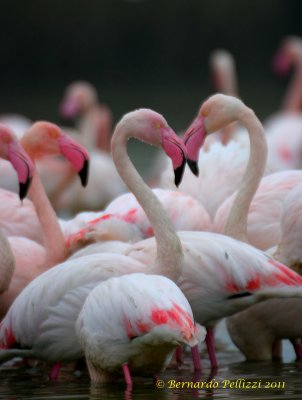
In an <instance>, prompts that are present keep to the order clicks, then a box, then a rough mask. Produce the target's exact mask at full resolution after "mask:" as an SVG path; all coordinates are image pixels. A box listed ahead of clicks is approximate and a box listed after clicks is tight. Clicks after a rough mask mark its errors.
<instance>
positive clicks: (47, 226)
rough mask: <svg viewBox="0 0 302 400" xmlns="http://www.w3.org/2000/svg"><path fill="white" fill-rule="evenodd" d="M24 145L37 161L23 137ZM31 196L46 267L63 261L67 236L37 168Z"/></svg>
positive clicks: (30, 190) (65, 255) (31, 187)
mask: <svg viewBox="0 0 302 400" xmlns="http://www.w3.org/2000/svg"><path fill="white" fill-rule="evenodd" d="M21 143H22V146H23V147H24V149H25V150H26V152H27V153H28V155H29V156H30V158H31V159H32V161H33V162H34V163H35V156H34V154H33V152H32V150H31V147H30V143H27V141H26V139H24V138H23V139H21ZM28 194H29V197H30V199H31V201H32V202H33V204H34V206H35V209H36V212H37V215H38V218H39V221H40V224H41V228H42V234H43V243H44V248H45V252H46V258H45V264H44V266H43V267H44V268H45V269H46V268H48V267H51V266H53V265H55V264H58V263H59V262H62V261H64V260H65V259H66V257H67V255H68V254H67V248H66V246H65V238H64V235H63V232H62V230H61V227H60V224H59V222H58V219H57V216H56V213H55V211H54V209H53V207H52V205H51V203H50V201H49V199H48V197H47V194H46V192H45V189H44V186H43V184H42V182H41V179H40V176H39V174H38V172H37V170H36V169H35V171H34V176H33V180H32V184H31V186H30V189H29V192H28Z"/></svg>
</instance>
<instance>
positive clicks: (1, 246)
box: [0, 124, 34, 295]
mask: <svg viewBox="0 0 302 400" xmlns="http://www.w3.org/2000/svg"><path fill="white" fill-rule="evenodd" d="M0 157H1V158H3V159H6V160H8V161H9V162H10V163H11V164H12V166H13V168H14V169H15V170H16V172H17V175H18V181H19V183H20V189H19V196H20V199H21V200H22V199H23V198H24V197H25V195H26V193H27V190H28V188H29V184H30V182H31V179H32V175H33V169H34V166H33V164H32V162H31V160H30V158H29V157H28V156H27V154H26V153H25V151H24V150H23V148H22V147H21V145H20V144H19V142H18V141H17V139H16V137H15V135H14V134H13V133H12V131H11V130H10V129H9V128H7V127H6V126H3V125H1V124H0ZM0 251H1V263H0V295H2V294H3V293H4V292H6V291H7V290H8V288H9V285H10V283H11V280H12V276H13V272H14V268H15V258H14V254H13V252H12V250H11V246H10V243H9V241H8V240H7V238H6V237H5V235H3V233H2V230H1V231H0Z"/></svg>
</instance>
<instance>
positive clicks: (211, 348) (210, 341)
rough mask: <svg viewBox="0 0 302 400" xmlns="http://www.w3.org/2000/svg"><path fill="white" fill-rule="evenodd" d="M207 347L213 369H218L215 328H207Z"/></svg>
mask: <svg viewBox="0 0 302 400" xmlns="http://www.w3.org/2000/svg"><path fill="white" fill-rule="evenodd" d="M206 345H207V349H208V353H209V358H210V362H211V367H212V368H217V367H218V362H217V357H216V352H215V339H214V332H213V328H207V335H206Z"/></svg>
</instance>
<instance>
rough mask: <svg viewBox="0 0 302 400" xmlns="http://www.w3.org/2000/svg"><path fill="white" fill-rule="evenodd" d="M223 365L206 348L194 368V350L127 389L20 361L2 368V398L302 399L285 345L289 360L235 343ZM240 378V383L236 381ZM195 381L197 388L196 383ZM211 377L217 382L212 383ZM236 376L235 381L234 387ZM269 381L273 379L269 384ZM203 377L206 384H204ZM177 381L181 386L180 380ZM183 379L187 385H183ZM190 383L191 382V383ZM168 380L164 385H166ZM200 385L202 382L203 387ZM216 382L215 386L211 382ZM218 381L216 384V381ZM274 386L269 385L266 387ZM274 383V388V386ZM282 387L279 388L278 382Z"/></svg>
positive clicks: (298, 369) (223, 355) (301, 367)
mask: <svg viewBox="0 0 302 400" xmlns="http://www.w3.org/2000/svg"><path fill="white" fill-rule="evenodd" d="M218 357H219V364H220V367H219V369H218V370H217V371H211V369H210V365H209V361H208V359H207V357H206V355H205V354H204V353H202V362H203V370H202V372H201V373H199V374H194V372H193V370H192V366H191V360H190V357H189V354H186V355H185V358H184V364H183V366H182V367H181V368H180V369H178V368H177V367H176V365H173V364H172V365H171V368H169V369H167V370H166V372H165V373H163V374H161V375H160V376H159V377H158V379H160V383H157V385H158V386H161V387H160V388H157V385H156V383H155V382H154V381H153V380H152V379H150V378H141V377H138V378H135V379H134V386H133V389H132V390H130V389H127V388H126V387H125V385H124V383H123V381H122V380H120V381H117V382H115V383H114V384H112V383H111V384H106V385H99V386H93V385H91V384H90V380H89V376H88V374H87V372H86V371H85V372H82V373H81V374H80V376H79V375H76V374H75V373H74V371H73V368H72V367H71V366H68V367H64V369H63V371H62V373H61V374H60V377H59V380H58V382H56V383H53V382H50V381H49V379H48V376H47V373H48V371H49V369H48V368H47V367H45V368H44V369H43V368H42V367H41V366H39V365H38V366H36V367H25V366H24V365H22V364H21V363H19V364H18V365H14V366H11V367H9V366H6V367H2V368H1V369H0V376H1V385H0V399H10V400H12V399H23V400H25V399H35V400H42V399H45V400H52V399H64V400H67V399H90V400H94V399H100V398H102V399H108V400H117V399H125V400H131V399H133V400H136V399H137V400H145V399H146V400H148V399H156V400H162V399H165V400H172V399H173V400H189V399H249V400H257V399H278V398H280V399H281V398H282V399H301V398H302V385H301V373H302V363H298V362H294V361H293V355H292V353H290V352H289V347H288V349H287V348H285V361H283V363H281V362H274V363H272V362H261V363H259V362H257V363H252V362H244V361H243V357H242V355H241V354H240V353H239V352H238V351H237V350H236V349H235V348H234V347H233V346H227V349H225V350H223V351H220V352H219V353H218ZM238 379H245V386H247V385H248V383H247V382H249V381H251V382H254V386H256V388H254V389H252V388H247V387H246V388H243V383H242V382H244V381H241V388H240V384H239V381H238ZM236 380H237V387H236V386H235V385H236ZM194 382H195V388H192V385H193V384H194ZM211 382H212V383H211ZM231 382H234V383H233V387H232V388H231V387H230V384H231ZM266 382H269V383H268V384H267V383H266ZM202 383H203V384H204V386H205V385H206V384H207V386H208V387H207V388H206V387H204V388H201V385H202ZM177 384H178V386H179V387H178V388H176V385H177ZM181 385H183V386H184V387H183V388H181ZM188 385H189V387H188ZM162 386H164V388H162ZM198 386H199V388H198ZM211 386H212V387H211ZM213 386H214V387H213ZM266 386H269V387H268V388H265V387H266ZM274 387H275V388H274ZM278 387H279V388H278Z"/></svg>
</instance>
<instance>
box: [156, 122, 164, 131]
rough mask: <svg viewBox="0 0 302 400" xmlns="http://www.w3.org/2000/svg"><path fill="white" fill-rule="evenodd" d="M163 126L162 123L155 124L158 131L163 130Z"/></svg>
mask: <svg viewBox="0 0 302 400" xmlns="http://www.w3.org/2000/svg"><path fill="white" fill-rule="evenodd" d="M162 127H163V126H162V124H161V123H160V122H157V123H156V124H155V128H156V129H160V128H162Z"/></svg>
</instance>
